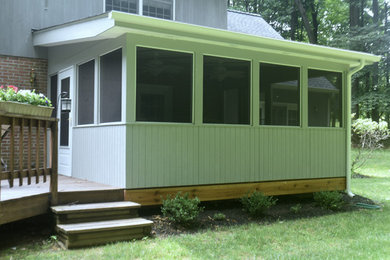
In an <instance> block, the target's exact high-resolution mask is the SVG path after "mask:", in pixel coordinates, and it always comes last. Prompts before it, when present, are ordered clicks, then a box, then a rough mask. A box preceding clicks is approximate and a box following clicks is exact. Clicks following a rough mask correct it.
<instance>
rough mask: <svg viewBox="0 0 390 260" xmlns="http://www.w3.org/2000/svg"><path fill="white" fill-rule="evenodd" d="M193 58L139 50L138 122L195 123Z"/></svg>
mask: <svg viewBox="0 0 390 260" xmlns="http://www.w3.org/2000/svg"><path fill="white" fill-rule="evenodd" d="M192 71H193V57H192V54H188V53H181V52H174V51H165V50H157V49H150V48H142V47H138V48H137V112H136V114H137V121H151V122H180V123H191V122H192V82H193V79H192V77H193V75H192V73H193V72H192Z"/></svg>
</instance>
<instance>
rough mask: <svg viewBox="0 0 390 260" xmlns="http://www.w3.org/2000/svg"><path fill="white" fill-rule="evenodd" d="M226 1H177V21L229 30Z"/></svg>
mask: <svg viewBox="0 0 390 260" xmlns="http://www.w3.org/2000/svg"><path fill="white" fill-rule="evenodd" d="M226 10H227V1H226V0H176V21H179V22H184V23H190V24H196V25H202V26H208V27H214V28H219V29H227V14H226Z"/></svg>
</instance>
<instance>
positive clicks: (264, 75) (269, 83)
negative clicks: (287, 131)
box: [260, 63, 300, 126]
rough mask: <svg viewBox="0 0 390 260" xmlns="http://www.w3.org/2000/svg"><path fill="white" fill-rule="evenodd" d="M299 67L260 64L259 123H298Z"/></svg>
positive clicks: (296, 124)
mask: <svg viewBox="0 0 390 260" xmlns="http://www.w3.org/2000/svg"><path fill="white" fill-rule="evenodd" d="M299 73H300V72H299V68H295V67H289V66H281V65H274V64H267V63H261V64H260V124H261V125H285V126H298V125H299V100H300V98H299V97H300V95H299V93H300V91H299V86H300V76H299Z"/></svg>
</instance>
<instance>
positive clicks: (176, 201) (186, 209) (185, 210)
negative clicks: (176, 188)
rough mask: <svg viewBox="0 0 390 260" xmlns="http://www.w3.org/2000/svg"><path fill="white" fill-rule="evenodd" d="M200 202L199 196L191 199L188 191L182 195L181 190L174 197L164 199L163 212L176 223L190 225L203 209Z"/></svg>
mask: <svg viewBox="0 0 390 260" xmlns="http://www.w3.org/2000/svg"><path fill="white" fill-rule="evenodd" d="M199 204H200V200H199V199H198V198H197V197H195V198H193V199H190V198H189V194H188V193H185V194H184V196H182V195H181V192H179V193H177V194H176V196H175V197H174V198H171V197H170V196H168V197H167V198H166V199H165V200H163V204H162V206H161V212H162V213H163V216H165V217H168V219H169V220H171V221H173V222H174V223H176V224H181V225H187V226H188V225H191V224H193V223H194V222H195V220H196V218H197V217H198V215H199V213H201V212H202V211H203V209H204V208H203V207H200V206H199Z"/></svg>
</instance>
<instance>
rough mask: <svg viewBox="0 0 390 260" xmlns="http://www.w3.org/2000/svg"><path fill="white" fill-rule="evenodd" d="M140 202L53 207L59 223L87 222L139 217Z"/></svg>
mask: <svg viewBox="0 0 390 260" xmlns="http://www.w3.org/2000/svg"><path fill="white" fill-rule="evenodd" d="M140 207H141V205H140V204H138V203H134V202H131V201H118V202H105V203H89V204H75V205H62V206H55V207H51V210H52V212H53V213H54V214H55V218H56V223H57V224H72V223H85V222H95V221H103V220H117V219H127V218H134V217H138V209H139V208H140Z"/></svg>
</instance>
